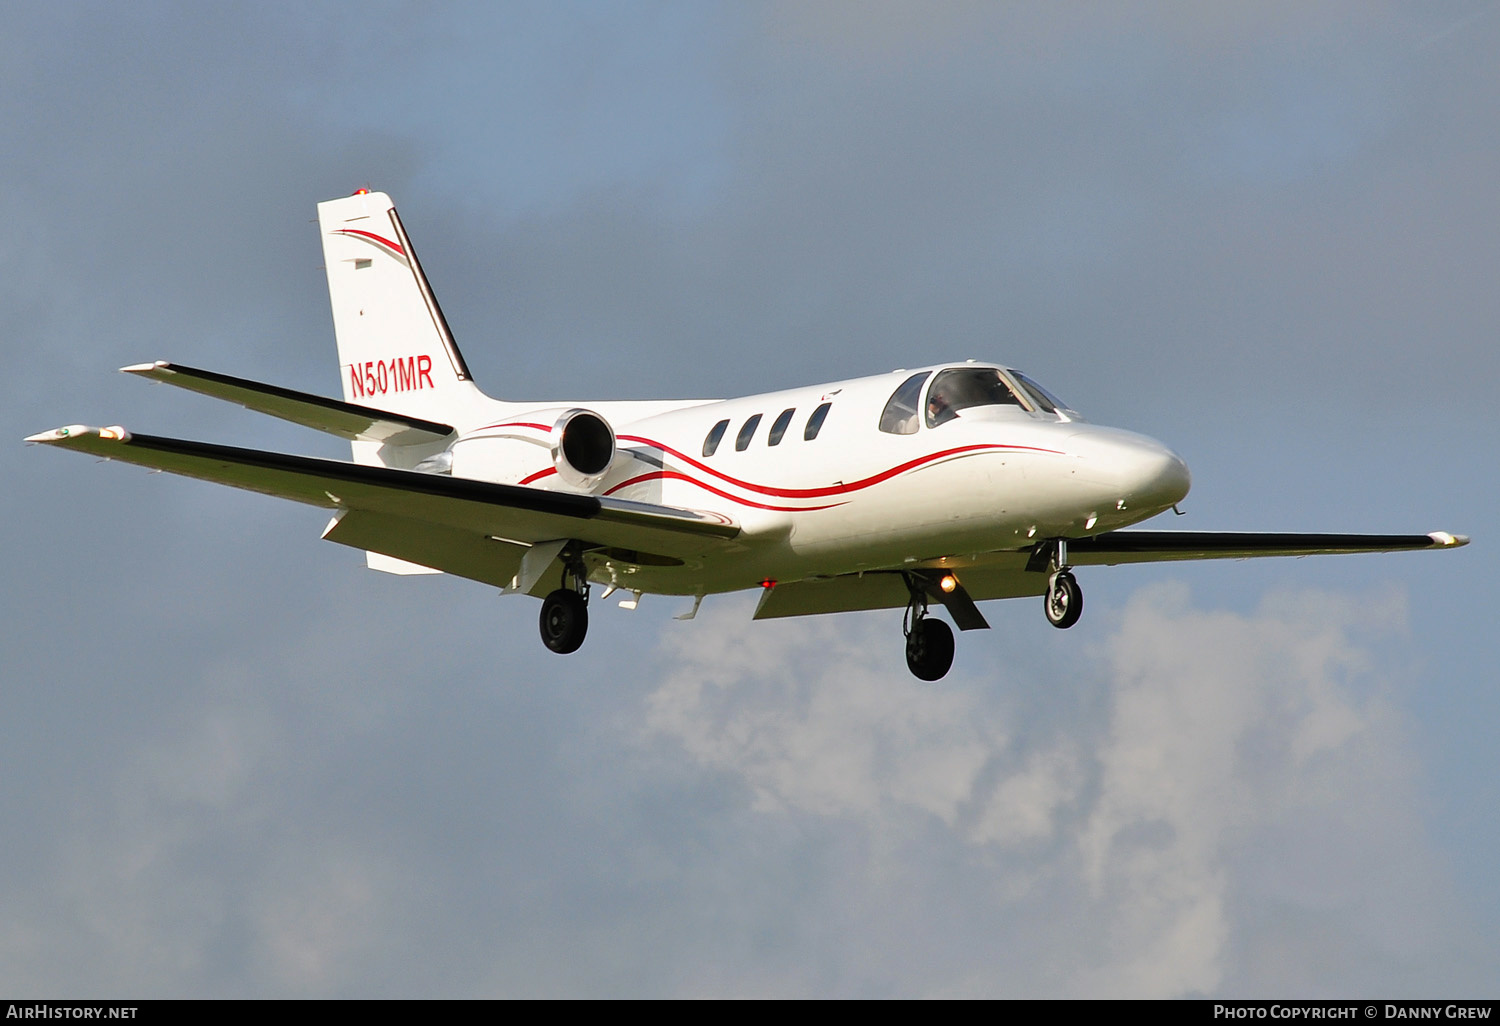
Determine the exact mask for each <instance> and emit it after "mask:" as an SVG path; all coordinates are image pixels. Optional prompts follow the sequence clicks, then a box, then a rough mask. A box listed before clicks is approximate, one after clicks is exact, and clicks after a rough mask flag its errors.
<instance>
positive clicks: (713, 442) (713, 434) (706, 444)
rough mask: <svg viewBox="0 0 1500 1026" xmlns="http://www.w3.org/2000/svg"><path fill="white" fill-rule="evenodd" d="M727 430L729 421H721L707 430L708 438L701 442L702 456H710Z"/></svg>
mask: <svg viewBox="0 0 1500 1026" xmlns="http://www.w3.org/2000/svg"><path fill="white" fill-rule="evenodd" d="M728 429H729V421H727V420H721V421H719V422H718V423H717V424H715V425H714V426H713V427H712V428H710V429H709V432H708V437H707V438H705V439H704V440H703V455H705V456H712V455H713V454H714V450H716V449H717V448H718V447H719V442H720V441H722V440H723V438H724V432H725V431H727V430H728Z"/></svg>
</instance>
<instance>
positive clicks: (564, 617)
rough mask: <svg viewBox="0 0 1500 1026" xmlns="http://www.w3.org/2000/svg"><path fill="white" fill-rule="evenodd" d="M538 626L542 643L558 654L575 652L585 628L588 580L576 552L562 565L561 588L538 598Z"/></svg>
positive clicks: (587, 622) (587, 606) (586, 630)
mask: <svg viewBox="0 0 1500 1026" xmlns="http://www.w3.org/2000/svg"><path fill="white" fill-rule="evenodd" d="M565 555H566V554H565ZM538 626H539V627H540V628H541V631H542V644H544V645H546V646H547V647H548V648H550V649H551V650H552V651H554V652H556V653H557V654H558V655H567V654H568V653H569V652H576V651H578V647H579V646H580V645H582V644H583V637H584V635H585V634H587V633H588V630H589V579H588V571H587V569H585V567H584V565H583V560H582V559H580V558H578V557H577V556H576V555H574V556H573V557H572V558H570V559H568V560H567V562H566V564H565V565H564V568H563V579H562V587H561V588H558V589H557V590H556V591H554V592H552V593H551V594H550V595H548V596H547V597H546V598H544V599H542V615H541V617H540V619H539V621H538Z"/></svg>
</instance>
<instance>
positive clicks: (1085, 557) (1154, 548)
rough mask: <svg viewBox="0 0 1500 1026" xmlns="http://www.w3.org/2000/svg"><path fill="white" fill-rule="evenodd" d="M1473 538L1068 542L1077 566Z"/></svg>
mask: <svg viewBox="0 0 1500 1026" xmlns="http://www.w3.org/2000/svg"><path fill="white" fill-rule="evenodd" d="M1467 544H1469V539H1468V538H1466V537H1464V536H1463V535H1461V534H1457V535H1456V534H1448V533H1447V532H1445V531H1434V532H1432V533H1431V534H1287V533H1260V532H1249V531H1110V532H1107V533H1105V534H1100V535H1095V536H1094V537H1092V538H1077V539H1074V540H1072V541H1069V542H1068V562H1069V563H1072V564H1073V565H1075V566H1100V565H1111V566H1112V565H1115V564H1118V563H1157V562H1163V561H1169V560H1184V559H1250V558H1254V557H1258V556H1321V555H1341V554H1349V553H1358V552H1406V551H1418V550H1421V549H1452V548H1458V547H1459V546H1462V545H1467Z"/></svg>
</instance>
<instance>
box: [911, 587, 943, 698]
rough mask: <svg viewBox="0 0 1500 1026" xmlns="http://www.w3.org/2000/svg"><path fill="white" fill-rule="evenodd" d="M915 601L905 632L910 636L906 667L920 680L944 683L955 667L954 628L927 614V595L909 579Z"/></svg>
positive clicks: (913, 601)
mask: <svg viewBox="0 0 1500 1026" xmlns="http://www.w3.org/2000/svg"><path fill="white" fill-rule="evenodd" d="M906 587H907V588H908V590H910V592H911V600H910V601H909V602H908V603H907V605H906V617H905V619H904V621H903V622H902V625H901V626H902V630H903V631H904V632H905V634H906V666H907V668H908V669H910V670H911V672H912V673H913V674H914V675H915V676H916V677H917V678H918V679H920V680H927V681H933V680H941V679H942V678H943V677H944V676H945V675H946V674H947V672H948V670H949V669H950V668H952V666H953V628H951V627H949V626H948V625H947V624H946V623H944V622H943V621H941V620H935V619H933V618H931V617H929V616H928V615H927V594H926V592H925V591H924V590H923V588H922V584H921V582H920V581H917V580H914V579H913V578H911V577H907V578H906Z"/></svg>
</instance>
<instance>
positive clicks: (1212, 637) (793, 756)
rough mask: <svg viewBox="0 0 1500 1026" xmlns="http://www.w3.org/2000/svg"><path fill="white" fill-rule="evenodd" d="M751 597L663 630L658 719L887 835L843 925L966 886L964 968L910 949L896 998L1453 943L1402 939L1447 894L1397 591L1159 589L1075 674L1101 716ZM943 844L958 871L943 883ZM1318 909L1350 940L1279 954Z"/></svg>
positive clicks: (1258, 977)
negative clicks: (1053, 706) (1054, 711)
mask: <svg viewBox="0 0 1500 1026" xmlns="http://www.w3.org/2000/svg"><path fill="white" fill-rule="evenodd" d="M744 613H745V611H744V610H743V609H740V608H729V609H725V610H721V611H720V612H718V613H717V615H705V617H704V618H703V619H702V620H700V622H699V623H698V624H696V625H695V626H694V629H693V632H692V633H691V634H687V633H684V634H680V635H677V636H675V637H674V638H673V639H672V640H671V641H670V642H669V643H668V645H667V649H668V657H669V659H670V660H671V661H672V663H673V664H674V665H675V667H676V668H675V670H674V671H673V672H672V673H671V674H669V675H668V676H667V677H666V679H665V680H664V681H663V682H662V684H661V685H660V687H659V688H658V689H657V690H656V691H655V692H654V694H653V695H652V696H651V698H650V702H649V715H648V719H647V728H648V731H649V732H650V733H651V735H652V736H653V737H657V738H663V737H664V738H667V739H670V740H671V741H672V742H673V743H675V744H677V745H680V746H681V748H682V749H683V750H685V751H686V752H687V753H688V754H689V755H690V756H691V757H692V758H693V759H694V760H695V761H696V762H697V763H698V764H699V765H700V766H701V767H703V768H705V769H708V770H711V771H713V772H715V773H719V774H727V775H728V776H729V777H730V778H731V779H733V780H735V781H738V782H739V783H740V784H742V785H743V786H744V787H745V788H747V789H748V792H749V795H750V805H751V808H753V809H754V810H757V811H758V812H760V813H761V814H763V815H766V816H770V817H776V818H780V817H785V816H798V815H807V814H812V815H814V816H818V817H827V818H830V819H832V820H834V821H838V822H843V823H846V824H854V825H856V826H857V827H858V828H859V829H860V830H862V831H864V832H865V835H866V837H867V840H868V851H870V852H878V853H880V854H879V857H878V858H876V857H873V856H871V857H869V858H868V859H867V861H865V862H864V863H863V864H860V863H858V862H856V863H854V864H851V865H849V866H848V867H847V871H848V874H849V878H848V880H846V881H845V883H846V888H847V893H846V894H845V895H844V898H843V899H841V900H842V901H845V902H847V903H848V904H847V905H841V907H840V908H839V910H838V914H841V915H847V916H850V917H852V920H853V922H852V923H851V924H850V927H849V928H850V929H851V930H853V931H856V932H859V933H861V934H869V935H871V936H872V937H885V939H886V940H888V941H889V942H890V943H892V944H893V945H894V950H899V949H900V947H901V945H903V944H904V943H906V935H908V934H912V933H917V934H920V933H924V932H927V931H931V930H934V929H941V928H942V927H940V925H939V922H940V921H942V920H943V919H944V917H945V916H951V915H952V908H953V906H955V905H962V904H963V903H965V902H967V903H969V904H970V906H971V910H970V911H971V916H970V917H965V918H964V919H963V920H962V921H959V922H951V923H949V924H948V928H949V929H951V930H952V931H953V933H954V935H953V936H951V937H949V938H947V939H946V940H945V941H943V942H942V945H941V946H942V947H943V949H944V951H945V953H946V957H948V958H949V959H950V964H947V965H945V966H944V967H943V968H942V969H941V970H938V971H932V970H931V969H930V968H929V970H927V971H924V972H919V971H916V970H915V968H914V967H912V966H910V965H905V966H902V967H901V968H897V969H895V970H894V972H895V973H896V974H897V978H898V979H900V981H901V982H900V983H899V984H897V985H896V992H898V993H981V994H1001V993H1038V992H1041V993H1057V994H1074V995H1091V996H1106V995H1109V996H1135V997H1169V996H1178V995H1190V994H1195V993H1215V992H1221V991H1222V990H1223V989H1225V988H1232V989H1234V990H1236V991H1241V992H1245V993H1262V994H1274V993H1285V992H1287V988H1289V987H1296V988H1303V989H1306V988H1312V989H1314V990H1319V989H1321V991H1322V992H1330V993H1340V992H1347V990H1348V989H1351V988H1356V989H1357V987H1359V986H1376V987H1378V986H1380V984H1381V982H1382V980H1386V981H1389V980H1390V979H1392V978H1393V977H1391V976H1389V975H1381V974H1380V973H1372V972H1371V971H1370V970H1369V968H1368V967H1370V966H1373V965H1384V964H1387V963H1389V962H1391V961H1393V960H1394V961H1395V962H1397V963H1400V964H1403V965H1405V966H1407V967H1408V969H1412V968H1414V967H1415V966H1417V965H1419V964H1422V965H1424V966H1425V971H1429V972H1430V971H1432V970H1434V969H1435V966H1436V964H1438V963H1440V962H1441V955H1442V951H1441V948H1442V946H1441V945H1432V946H1421V945H1419V946H1417V947H1413V946H1412V945H1411V943H1410V938H1411V937H1414V936H1418V935H1425V936H1429V937H1432V936H1435V931H1434V927H1435V926H1436V925H1437V924H1438V923H1441V922H1443V917H1444V915H1445V914H1446V913H1447V912H1451V911H1452V909H1451V906H1450V904H1449V903H1448V901H1447V900H1446V899H1445V898H1444V897H1443V895H1444V894H1445V893H1446V890H1445V889H1446V884H1445V881H1444V879H1443V877H1442V875H1441V873H1440V871H1439V870H1438V869H1437V866H1436V863H1435V861H1434V860H1433V859H1432V857H1431V851H1430V848H1429V846H1428V843H1427V841H1426V839H1425V836H1424V831H1423V826H1422V822H1421V817H1420V814H1419V813H1420V809H1419V804H1418V802H1417V800H1416V780H1415V774H1416V772H1417V766H1416V764H1415V760H1414V757H1413V752H1412V750H1411V747H1410V744H1409V742H1408V741H1407V739H1406V737H1405V735H1404V733H1403V727H1402V722H1401V716H1400V712H1399V706H1398V705H1397V704H1396V703H1395V702H1394V701H1393V695H1394V694H1395V693H1396V692H1395V691H1394V689H1396V688H1398V687H1399V686H1400V681H1399V680H1392V679H1387V677H1386V674H1385V672H1384V671H1383V670H1382V669H1381V664H1380V662H1379V659H1378V657H1379V655H1380V654H1381V645H1382V644H1383V643H1384V642H1383V640H1382V639H1386V638H1389V637H1391V636H1394V637H1396V638H1397V639H1399V638H1400V637H1402V635H1403V631H1404V622H1405V608H1404V602H1403V599H1402V597H1401V596H1400V595H1396V594H1380V595H1376V596H1373V597H1353V596H1346V595H1332V594H1326V593H1319V592H1311V591H1306V592H1295V593H1287V594H1277V595H1272V596H1269V597H1267V599H1266V600H1265V602H1264V603H1263V604H1262V606H1261V608H1260V609H1258V610H1256V611H1255V612H1253V613H1249V614H1245V613H1238V612H1232V611H1227V610H1204V609H1200V608H1197V607H1195V606H1194V605H1193V604H1192V602H1191V599H1190V596H1189V594H1188V592H1187V589H1186V588H1185V587H1184V586H1182V585H1175V584H1173V585H1164V586H1159V587H1154V588H1147V589H1144V590H1142V591H1141V592H1140V593H1138V594H1137V595H1136V596H1135V597H1134V599H1133V600H1132V601H1131V602H1130V603H1129V605H1128V606H1127V608H1126V609H1125V610H1124V612H1123V615H1122V616H1121V617H1120V619H1119V622H1118V627H1117V629H1115V630H1114V631H1113V632H1112V633H1111V634H1110V635H1109V636H1108V637H1107V638H1106V639H1105V640H1104V641H1103V643H1102V644H1101V645H1100V646H1099V647H1098V648H1097V650H1096V651H1095V653H1094V655H1093V661H1092V663H1091V664H1088V665H1086V666H1083V667H1080V668H1078V669H1074V670H1072V671H1071V672H1075V673H1083V674H1086V675H1089V676H1090V677H1092V678H1093V684H1092V686H1093V687H1095V688H1097V689H1099V690H1100V691H1101V692H1103V693H1104V694H1106V695H1107V698H1108V711H1107V714H1106V715H1105V716H1103V717H1101V718H1088V717H1077V718H1068V717H1056V716H1053V715H1049V712H1050V711H1049V710H1045V709H1043V708H1031V707H1028V705H1027V704H1026V702H1024V701H1021V700H1020V699H1018V698H1017V695H1018V693H1019V690H1020V689H1019V688H1017V686H1016V685H1018V684H1020V683H1023V682H1020V681H1014V680H1012V681H1005V680H1000V681H990V682H987V683H985V684H982V685H978V686H976V684H975V682H974V681H972V680H968V679H965V677H964V675H963V674H962V673H959V672H955V674H953V675H951V676H950V677H949V679H948V680H946V681H944V682H942V683H940V684H938V685H936V686H935V687H927V686H923V685H921V684H918V683H916V682H915V681H913V680H912V679H910V678H909V677H907V676H906V674H905V672H904V667H900V649H899V645H898V644H896V642H899V636H898V635H897V636H894V637H893V636H892V635H893V634H894V632H893V630H892V625H891V623H889V622H887V620H888V619H889V618H876V617H863V618H841V619H826V620H823V621H817V620H811V621H805V622H795V623H785V624H753V623H749V622H747V621H746V620H745V619H744ZM962 640H963V641H964V642H965V643H966V644H969V645H982V644H985V643H986V640H987V639H983V638H980V637H977V636H974V635H970V636H968V637H966V638H964V639H962ZM1040 701H1043V702H1044V703H1045V702H1046V701H1047V699H1041V700H1040ZM1377 836H1378V837H1383V838H1386V842H1385V844H1384V846H1383V848H1382V849H1381V857H1380V858H1379V859H1372V858H1371V857H1370V854H1369V844H1370V841H1371V839H1372V838H1374V837H1377ZM913 838H918V839H921V840H919V841H917V842H914V841H913ZM1268 847H1269V848H1270V849H1271V850H1272V852H1273V853H1274V854H1268V851H1267V849H1268ZM944 850H946V851H948V852H949V853H950V855H949V856H948V857H953V856H952V852H954V851H956V852H957V855H956V857H957V859H958V860H959V863H960V864H961V865H962V867H963V871H962V872H959V873H955V874H953V875H952V878H951V881H950V880H949V879H948V878H946V877H945V876H944V874H945V872H948V873H952V870H953V866H952V865H947V864H946V863H945V857H940V856H938V855H937V854H936V853H937V852H939V851H944ZM1392 865H1399V866H1400V867H1401V869H1400V870H1398V871H1395V872H1394V873H1393V872H1392V871H1391V869H1390V867H1391V866H1392ZM892 887H895V888H899V889H905V890H913V891H917V892H923V893H926V894H927V895H928V898H929V904H928V905H927V906H925V907H921V908H915V909H912V908H908V910H907V914H908V916H909V917H911V918H908V919H907V920H905V921H904V922H903V923H902V924H901V925H900V927H899V928H896V927H895V925H894V924H892V923H891V922H889V921H887V919H886V917H885V915H884V914H880V915H876V914H867V913H861V912H860V911H858V910H859V909H860V908H862V907H864V906H866V905H867V904H875V903H879V902H881V901H887V900H889V893H888V891H889V889H891V888H892ZM1412 892H1419V893H1421V894H1423V895H1424V900H1423V901H1420V902H1419V901H1413V900H1409V899H1408V898H1406V897H1404V895H1406V894H1410V893H1412ZM1268 908H1275V909H1278V910H1280V914H1279V915H1276V916H1269V917H1268V915H1267V909H1268ZM1445 910H1446V911H1445ZM824 914H830V913H829V910H826V909H825V910H824ZM1309 919H1313V920H1315V921H1316V922H1318V924H1319V932H1320V934H1321V935H1323V936H1324V937H1326V938H1330V942H1331V943H1333V944H1335V945H1336V946H1337V947H1336V953H1335V952H1331V951H1327V950H1325V952H1324V958H1322V959H1321V960H1314V961H1312V962H1298V961H1297V960H1277V959H1276V958H1274V957H1273V954H1274V952H1275V951H1277V950H1278V949H1285V948H1286V947H1288V946H1289V945H1297V944H1301V943H1303V935H1304V932H1305V930H1306V924H1307V921H1308V920H1309ZM928 920H931V921H928ZM1022 924H1025V925H1024V927H1023V926H1022ZM886 931H894V932H891V933H890V934H887V933H886ZM1402 937H1404V938H1406V939H1407V942H1406V943H1405V945H1404V946H1399V945H1398V946H1399V947H1400V950H1398V948H1397V947H1393V944H1394V943H1395V942H1396V941H1397V939H1398V938H1402ZM872 943H873V942H872ZM1429 962H1430V963H1431V964H1428V963H1429ZM1320 964H1321V965H1322V967H1323V971H1324V972H1325V973H1326V975H1323V976H1320V975H1319V970H1318V969H1317V968H1315V967H1316V966H1318V965H1320ZM841 971H842V973H843V974H845V977H846V979H848V980H865V982H866V983H868V982H869V981H868V980H866V979H865V974H866V973H873V972H874V970H873V968H872V967H869V966H861V965H858V964H854V963H850V964H846V965H844V966H843V967H842V970H841ZM1421 972H1422V971H1417V972H1416V974H1415V976H1413V977H1412V978H1416V979H1420V978H1422V976H1421ZM1395 978H1400V977H1399V976H1398V977H1395ZM855 989H856V990H857V987H856V988H855Z"/></svg>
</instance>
